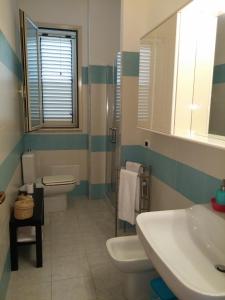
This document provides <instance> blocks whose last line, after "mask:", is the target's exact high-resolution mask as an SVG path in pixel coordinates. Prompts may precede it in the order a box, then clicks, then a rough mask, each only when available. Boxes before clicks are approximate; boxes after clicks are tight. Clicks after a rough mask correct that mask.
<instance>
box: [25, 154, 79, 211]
mask: <svg viewBox="0 0 225 300" xmlns="http://www.w3.org/2000/svg"><path fill="white" fill-rule="evenodd" d="M22 169H23V181H24V184H29V183H35V185H36V187H39V188H43V189H44V204H45V212H57V211H64V210H66V209H67V193H68V192H70V191H72V190H73V189H74V188H75V186H76V184H77V182H78V178H75V176H74V175H68V174H65V175H61V174H60V175H51V176H43V177H39V178H37V176H36V162H35V153H34V152H25V153H24V154H23V155H22ZM70 169H71V166H70ZM74 174H75V172H74Z"/></svg>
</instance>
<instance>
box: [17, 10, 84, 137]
mask: <svg viewBox="0 0 225 300" xmlns="http://www.w3.org/2000/svg"><path fill="white" fill-rule="evenodd" d="M21 23H22V24H23V27H21V28H22V30H21V32H22V46H23V53H24V55H23V57H24V59H23V66H24V74H25V75H26V76H24V77H25V78H24V92H25V93H24V96H25V97H24V98H25V99H24V100H25V105H24V110H25V121H26V122H25V123H26V124H25V131H33V130H36V129H39V128H43V127H44V128H69V127H75V128H78V127H79V100H80V99H79V95H80V92H79V86H78V80H79V77H80V68H79V63H78V62H79V60H78V39H79V30H77V29H76V30H68V29H61V28H43V27H39V28H38V27H37V26H36V25H35V24H34V23H33V22H32V21H31V20H30V19H29V18H28V17H26V16H25V15H24V14H23V16H22V22H21Z"/></svg>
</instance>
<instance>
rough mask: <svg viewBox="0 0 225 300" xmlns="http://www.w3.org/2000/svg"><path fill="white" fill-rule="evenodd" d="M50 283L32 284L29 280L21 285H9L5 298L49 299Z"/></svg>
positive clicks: (10, 299)
mask: <svg viewBox="0 0 225 300" xmlns="http://www.w3.org/2000/svg"><path fill="white" fill-rule="evenodd" d="M51 299H52V295H51V283H46V282H45V283H39V284H33V283H30V282H29V280H27V281H24V282H23V284H22V285H20V286H16V287H14V286H13V285H11V286H10V289H9V291H8V294H7V298H6V300H51Z"/></svg>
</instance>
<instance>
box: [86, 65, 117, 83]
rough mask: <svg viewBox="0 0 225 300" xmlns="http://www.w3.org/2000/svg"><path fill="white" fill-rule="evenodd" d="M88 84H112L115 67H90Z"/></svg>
mask: <svg viewBox="0 0 225 300" xmlns="http://www.w3.org/2000/svg"><path fill="white" fill-rule="evenodd" d="M88 82H89V83H90V84H112V83H113V67H112V66H101V65H90V66H89V67H88Z"/></svg>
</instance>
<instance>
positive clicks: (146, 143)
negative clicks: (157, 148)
mask: <svg viewBox="0 0 225 300" xmlns="http://www.w3.org/2000/svg"><path fill="white" fill-rule="evenodd" d="M144 146H145V147H146V148H148V149H150V141H149V140H145V141H144Z"/></svg>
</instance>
